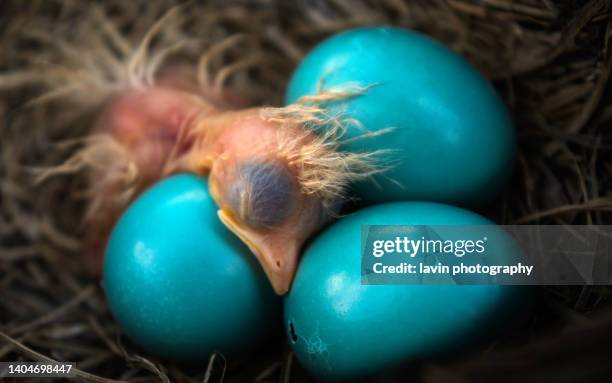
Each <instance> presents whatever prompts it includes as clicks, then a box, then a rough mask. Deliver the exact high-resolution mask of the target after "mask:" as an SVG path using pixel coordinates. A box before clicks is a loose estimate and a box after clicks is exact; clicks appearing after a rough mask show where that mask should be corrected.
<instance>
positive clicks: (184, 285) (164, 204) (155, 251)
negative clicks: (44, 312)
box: [104, 174, 280, 362]
mask: <svg viewBox="0 0 612 383" xmlns="http://www.w3.org/2000/svg"><path fill="white" fill-rule="evenodd" d="M216 211H217V207H216V206H215V203H214V201H213V200H212V198H211V196H210V194H209V192H208V182H207V180H206V179H203V178H200V177H196V176H193V175H187V174H181V175H176V176H172V177H169V178H167V179H165V180H163V181H161V182H160V183H158V184H156V185H154V186H153V187H151V188H150V189H149V190H148V191H146V192H145V193H143V194H142V195H141V196H140V197H138V199H136V201H134V203H133V204H132V205H131V206H130V207H129V208H128V209H127V211H125V213H124V214H123V216H122V217H121V219H120V220H119V222H118V223H117V225H116V227H115V228H114V231H113V233H112V235H111V238H110V240H109V243H108V247H107V249H106V256H105V262H104V289H105V292H106V298H107V300H108V304H109V306H110V309H111V311H112V313H113V315H114V317H115V318H116V320H117V322H118V323H119V325H120V327H121V328H122V329H123V331H124V332H125V333H126V334H127V335H128V337H129V338H131V339H132V340H133V341H134V342H135V343H137V344H139V345H140V346H142V347H143V348H144V349H145V350H147V351H148V352H150V353H153V354H156V355H159V356H162V357H166V358H171V359H175V360H180V361H192V362H202V361H206V360H207V359H208V357H209V356H210V353H212V352H213V351H220V352H223V353H230V354H232V353H238V352H240V351H243V350H244V349H245V348H247V347H250V346H253V345H254V344H255V343H256V342H257V341H258V340H260V339H261V338H262V336H265V335H266V334H267V333H269V331H270V330H271V328H272V327H273V325H274V324H276V321H277V320H278V319H277V318H278V316H279V315H280V311H279V310H280V301H279V299H278V298H277V296H276V295H275V294H274V292H273V291H272V288H271V287H270V284H269V283H268V282H267V280H266V277H265V275H264V273H263V271H262V270H261V268H260V267H259V265H258V264H257V261H256V259H255V257H253V255H251V253H250V251H249V250H248V248H247V247H246V246H244V245H243V244H242V243H241V242H240V240H239V239H238V238H236V237H235V236H234V235H233V234H232V233H231V232H229V231H228V230H227V229H226V228H225V227H224V226H223V225H222V224H221V222H220V221H219V220H218V218H217V214H216Z"/></svg>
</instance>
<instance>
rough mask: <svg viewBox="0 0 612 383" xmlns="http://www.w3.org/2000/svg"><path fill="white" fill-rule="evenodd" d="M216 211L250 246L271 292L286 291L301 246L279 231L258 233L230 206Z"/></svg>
mask: <svg viewBox="0 0 612 383" xmlns="http://www.w3.org/2000/svg"><path fill="white" fill-rule="evenodd" d="M217 214H218V215H219V219H220V220H221V222H223V224H224V225H225V226H226V227H227V228H228V229H230V230H231V231H232V232H233V233H234V234H236V235H237V236H238V237H239V238H240V239H241V240H242V241H243V242H244V243H245V244H246V245H247V246H248V247H249V249H251V251H252V252H253V254H255V257H257V260H258V261H259V263H260V264H261V266H262V268H263V269H264V271H265V273H266V275H267V276H268V279H269V280H270V283H271V284H272V287H273V288H274V291H275V292H276V293H277V294H278V295H283V294H285V293H286V292H287V291H289V287H291V282H292V281H293V277H294V275H295V271H296V268H297V262H298V256H299V250H300V248H299V247H300V245H299V244H298V243H297V240H296V239H294V238H288V236H287V235H283V233H282V232H274V233H260V232H257V231H255V230H253V229H251V228H249V227H248V226H246V225H245V224H243V223H242V222H240V220H239V219H238V218H237V217H236V215H235V214H234V213H233V212H232V211H231V210H229V209H225V208H224V209H220V210H218V212H217Z"/></svg>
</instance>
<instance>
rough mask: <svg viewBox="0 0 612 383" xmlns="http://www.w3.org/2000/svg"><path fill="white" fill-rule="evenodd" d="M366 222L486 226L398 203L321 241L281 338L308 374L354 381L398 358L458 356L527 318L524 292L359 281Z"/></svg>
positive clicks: (302, 269)
mask: <svg viewBox="0 0 612 383" xmlns="http://www.w3.org/2000/svg"><path fill="white" fill-rule="evenodd" d="M362 225H492V222H490V221H489V220H487V219H485V218H483V217H481V216H479V215H477V214H475V213H472V212H469V211H467V210H463V209H461V208H457V207H452V206H448V205H443V204H439V203H433V202H395V203H388V204H382V205H376V206H372V207H369V208H365V209H362V210H359V211H357V212H356V213H354V214H351V215H348V216H346V217H344V218H342V219H340V220H339V221H338V222H336V223H334V224H333V225H332V226H330V227H329V228H328V229H327V230H326V231H324V232H323V233H322V234H321V235H319V236H318V237H317V238H316V239H315V240H314V241H313V242H312V244H311V245H310V246H309V247H308V248H307V249H306V251H305V254H304V256H303V258H302V261H301V263H300V265H299V268H298V272H297V275H296V277H295V280H294V282H293V285H292V287H291V291H290V292H289V294H288V295H287V296H286V299H285V325H286V331H287V336H288V338H289V340H290V343H291V346H292V348H293V350H294V352H295V355H296V357H297V359H298V360H299V361H300V363H301V364H302V365H303V366H304V367H305V368H306V370H308V371H309V372H310V373H311V374H312V375H313V376H314V377H316V378H319V379H321V380H349V379H351V380H352V379H354V378H356V377H364V376H368V375H371V374H375V373H377V372H380V371H381V370H384V369H386V368H389V367H392V366H395V365H397V364H399V363H401V362H403V361H410V360H421V359H424V358H429V357H440V356H448V355H449V354H452V353H456V354H458V355H462V353H463V352H464V351H465V349H466V347H468V346H471V345H473V344H475V343H476V342H477V341H480V342H483V341H485V340H486V339H488V337H490V336H492V335H494V334H497V333H499V331H502V330H503V329H502V327H504V326H511V325H512V324H515V325H517V324H519V323H520V321H521V319H523V318H525V317H526V315H525V314H526V313H527V311H528V310H527V307H528V305H527V302H528V300H527V299H526V298H527V295H526V294H525V293H526V290H525V287H524V286H508V285H506V286H502V285H452V284H445V285H443V284H436V285H417V284H411V285H408V284H403V285H397V284H395V285H388V284H385V285H365V284H361V241H360V235H361V228H362ZM491 230H495V227H494V226H492V227H491ZM500 233H501V232H500ZM500 235H501V234H500ZM396 256H397V255H396Z"/></svg>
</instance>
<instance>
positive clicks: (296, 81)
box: [285, 27, 516, 206]
mask: <svg viewBox="0 0 612 383" xmlns="http://www.w3.org/2000/svg"><path fill="white" fill-rule="evenodd" d="M355 86H358V87H362V88H364V87H365V88H366V89H365V92H364V93H363V94H359V95H355V96H353V97H349V98H346V99H344V100H340V101H334V102H329V103H326V104H324V105H325V107H326V108H327V110H328V113H329V114H330V115H342V116H343V117H347V118H352V119H355V120H357V121H359V122H360V124H361V125H363V126H362V127H359V126H358V125H355V124H349V128H348V131H347V133H346V134H345V135H344V136H343V137H342V140H343V141H347V142H346V143H344V144H343V145H342V148H343V149H344V150H347V151H351V152H364V151H375V150H381V149H386V150H391V152H389V153H388V154H386V155H385V156H384V157H383V162H384V163H386V164H387V165H391V166H392V169H391V170H389V171H387V172H385V173H384V176H378V177H376V183H375V182H371V181H363V182H359V183H357V184H356V185H355V193H356V194H357V195H358V196H359V197H360V198H361V199H362V201H363V202H364V203H370V204H371V203H380V202H388V201H398V200H421V201H439V202H445V203H450V204H453V205H461V206H475V205H479V204H483V203H486V202H488V201H490V200H491V199H493V198H494V196H495V195H496V194H497V193H498V192H499V190H500V189H501V188H502V187H503V185H504V182H505V181H506V179H507V178H508V176H509V175H510V174H511V171H512V167H513V162H514V160H515V157H516V138H515V132H514V129H513V126H512V123H511V119H510V116H509V114H508V111H507V109H506V107H505V105H504V104H503V102H502V101H501V99H500V97H499V96H498V94H497V93H496V91H495V90H494V88H493V87H492V86H491V84H490V83H489V82H488V81H487V80H486V79H485V78H484V77H483V76H482V75H481V74H480V73H479V72H478V71H477V70H476V69H475V68H474V67H473V66H472V65H471V64H469V63H468V62H467V61H466V60H464V59H463V58H462V57H460V56H459V55H457V54H455V53H454V52H453V51H451V50H450V49H448V48H446V47H445V46H444V45H442V44H440V43H438V42H437V41H435V40H433V39H431V38H430V37H428V36H425V35H423V34H420V33H417V32H414V31H411V30H408V29H403V28H396V27H365V28H357V29H352V30H349V31H346V32H342V33H340V34H337V35H335V36H332V37H331V38H329V39H327V40H325V41H324V42H322V43H321V44H320V45H318V46H317V47H315V48H314V49H313V50H312V51H311V52H310V53H309V54H308V55H307V56H306V58H305V59H304V60H303V61H302V63H301V64H300V65H299V66H298V68H297V69H296V70H295V72H294V74H293V76H292V78H291V80H290V83H289V86H288V89H287V92H286V98H285V101H286V103H287V104H291V103H294V102H296V101H298V99H299V98H300V97H302V96H306V95H315V94H317V93H318V92H319V91H325V90H330V89H335V88H341V89H342V88H343V89H354V88H355ZM364 128H365V129H366V130H364ZM386 128H392V131H390V132H386V133H384V134H381V135H378V136H375V137H368V138H359V139H357V138H356V137H358V136H361V135H363V134H364V133H368V132H378V131H381V130H382V129H386ZM377 184H378V186H377Z"/></svg>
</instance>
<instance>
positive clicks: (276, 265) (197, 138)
mask: <svg viewBox="0 0 612 383" xmlns="http://www.w3.org/2000/svg"><path fill="white" fill-rule="evenodd" d="M320 112H321V111H320V110H319V109H318V108H316V107H309V106H306V105H294V106H292V107H288V108H248V109H243V110H227V109H223V108H219V107H217V106H215V105H214V104H213V103H212V102H210V101H207V100H206V99H204V98H202V97H200V96H198V95H196V94H194V93H190V92H186V91H184V90H181V89H177V88H172V87H162V86H151V87H146V88H142V89H137V90H132V89H127V90H125V91H124V92H122V93H119V94H117V95H116V96H115V97H114V98H113V101H112V102H111V103H110V104H109V106H108V108H107V110H106V111H105V112H104V114H103V115H102V117H101V118H100V120H99V122H98V126H97V128H96V131H97V132H98V136H97V137H98V138H102V137H104V138H105V141H101V142H102V144H101V145H109V142H112V146H114V147H118V148H120V150H119V152H121V153H123V154H122V155H121V156H120V157H118V158H121V160H120V161H119V163H120V164H122V169H119V168H118V169H117V170H116V172H121V174H124V178H123V179H122V177H118V176H117V174H115V175H112V177H110V179H109V182H102V183H100V180H101V179H104V178H108V177H109V176H110V171H109V169H108V168H105V169H97V170H94V171H93V172H92V184H94V183H95V185H98V186H96V188H92V189H91V198H92V201H97V202H96V204H95V205H92V206H95V207H94V211H93V212H92V213H91V217H92V219H93V220H94V221H96V224H95V225H93V227H95V228H96V230H95V231H94V233H92V237H91V241H90V243H91V244H92V248H93V249H94V251H99V250H100V246H101V245H103V244H104V243H105V240H106V237H107V236H108V234H109V232H110V228H111V227H112V225H113V224H114V223H115V221H116V220H117V218H118V216H119V215H120V214H121V212H122V210H123V209H124V208H125V202H122V201H120V200H119V201H118V200H117V199H115V198H113V196H116V195H119V194H120V193H122V192H125V191H126V190H131V193H130V197H129V198H128V200H131V199H132V198H133V197H134V196H136V195H138V193H140V192H141V191H142V190H144V189H145V188H146V187H147V186H149V185H150V184H151V183H153V182H155V181H156V180H158V179H161V178H162V177H164V176H167V175H169V174H172V173H176V172H191V173H196V174H200V175H208V176H209V185H210V192H211V196H212V197H213V199H214V200H215V202H216V203H217V205H218V206H219V211H218V216H219V219H220V220H221V221H222V222H223V224H225V226H227V228H228V229H230V230H231V231H232V232H233V233H234V234H236V235H237V236H238V237H239V238H240V239H241V240H242V241H243V242H244V243H245V244H246V245H247V246H248V247H249V249H250V250H251V251H252V252H253V254H254V255H255V256H256V257H257V259H258V260H259V262H260V264H261V266H262V268H263V270H264V271H265V273H266V275H267V276H268V278H269V280H270V282H271V284H272V286H273V288H274V290H275V291H276V292H277V293H278V294H284V293H286V292H287V291H288V290H289V287H290V284H291V281H292V280H293V276H294V274H295V270H296V268H297V263H298V259H299V254H300V250H301V247H302V245H303V243H304V242H305V241H306V240H307V239H308V238H309V237H310V236H311V235H312V234H313V233H314V232H316V231H317V230H319V229H321V228H322V227H323V226H324V225H325V224H326V223H328V222H329V221H330V220H331V219H332V218H333V217H334V216H335V215H336V214H337V210H338V208H339V206H340V204H341V200H342V197H343V193H344V189H345V187H346V186H347V184H348V182H349V181H350V180H354V179H356V178H359V177H361V176H364V175H365V174H369V173H371V172H372V171H374V167H373V165H371V164H370V162H369V158H368V156H367V155H363V154H360V155H356V154H347V153H342V152H340V151H338V147H337V146H338V142H337V140H336V134H337V133H338V132H337V131H334V129H333V128H332V129H330V130H327V131H326V133H322V134H321V133H317V132H316V131H315V130H313V128H312V127H308V126H307V125H306V123H307V122H313V121H318V122H319V123H321V124H322V123H328V124H333V123H334V121H333V119H328V120H326V121H324V119H323V117H320V116H318V114H319V113H320ZM335 123H338V122H337V121H335ZM96 145H100V144H93V146H92V147H89V148H86V149H84V150H86V151H91V150H94V151H95V150H99V151H104V150H108V148H106V149H105V148H103V147H102V146H100V147H99V148H98V149H96ZM129 169H133V170H134V172H135V173H134V174H131V175H130V170H129ZM100 184H102V185H106V186H105V187H102V188H100V187H99V185H100ZM102 227H104V228H103V229H101V228H102Z"/></svg>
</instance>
